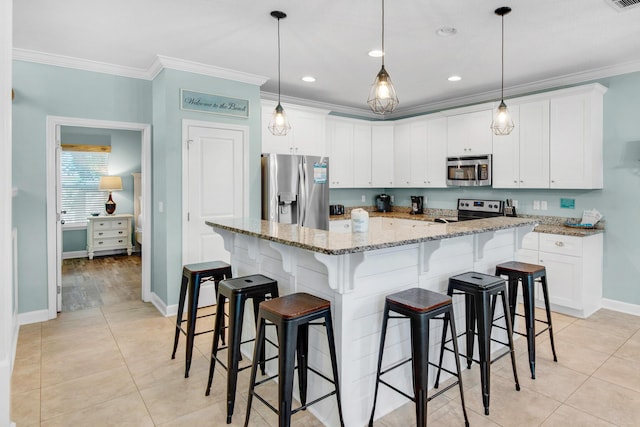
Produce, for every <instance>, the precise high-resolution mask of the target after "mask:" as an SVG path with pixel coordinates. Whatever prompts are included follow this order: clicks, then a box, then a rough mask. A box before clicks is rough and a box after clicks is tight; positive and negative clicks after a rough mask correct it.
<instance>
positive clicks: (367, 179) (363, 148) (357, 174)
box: [353, 123, 373, 188]
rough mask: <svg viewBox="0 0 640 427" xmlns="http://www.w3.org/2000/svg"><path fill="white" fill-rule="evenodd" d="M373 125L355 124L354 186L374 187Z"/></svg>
mask: <svg viewBox="0 0 640 427" xmlns="http://www.w3.org/2000/svg"><path fill="white" fill-rule="evenodd" d="M371 158H372V153H371V125H370V124H368V123H367V124H363V123H360V124H358V123H356V124H354V125H353V186H354V187H356V188H366V187H372V186H373V182H372V174H371Z"/></svg>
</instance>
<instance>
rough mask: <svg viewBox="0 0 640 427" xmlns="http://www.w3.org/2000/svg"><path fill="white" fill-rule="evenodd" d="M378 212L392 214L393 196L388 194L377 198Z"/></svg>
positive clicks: (379, 195)
mask: <svg viewBox="0 0 640 427" xmlns="http://www.w3.org/2000/svg"><path fill="white" fill-rule="evenodd" d="M376 211H378V212H391V196H389V195H388V194H378V195H377V196H376Z"/></svg>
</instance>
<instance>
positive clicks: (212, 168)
mask: <svg viewBox="0 0 640 427" xmlns="http://www.w3.org/2000/svg"><path fill="white" fill-rule="evenodd" d="M183 137H184V139H185V141H186V144H185V150H186V153H185V154H186V161H183V166H184V168H185V169H184V170H183V194H184V195H185V196H186V200H184V202H185V203H184V206H183V208H184V222H183V236H184V238H183V252H182V253H183V263H184V264H190V263H195V262H204V261H213V260H219V261H225V262H229V252H227V251H226V250H225V249H224V245H223V240H222V237H221V236H220V235H219V234H217V233H215V232H214V231H213V229H212V228H211V227H209V226H207V225H206V224H205V221H207V220H215V219H219V218H231V217H242V216H245V215H246V213H245V207H246V206H247V202H246V197H247V190H246V188H245V180H246V178H245V169H246V168H245V157H246V143H247V141H248V130H247V129H246V128H241V127H232V126H230V125H222V124H217V123H207V122H191V121H185V122H184V123H183ZM183 153H184V152H183ZM184 158H185V157H183V159H184ZM204 298H206V296H205V295H204V294H201V296H200V302H201V305H202V302H203V299H204Z"/></svg>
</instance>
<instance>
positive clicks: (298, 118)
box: [289, 109, 326, 156]
mask: <svg viewBox="0 0 640 427" xmlns="http://www.w3.org/2000/svg"><path fill="white" fill-rule="evenodd" d="M325 121H326V116H325V115H324V114H320V113H313V112H308V111H301V110H295V109H291V111H290V113H289V123H291V136H292V143H293V154H304V155H312V156H323V155H325V154H326V152H325V133H324V132H325V127H326V125H325Z"/></svg>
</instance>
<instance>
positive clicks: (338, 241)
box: [206, 215, 538, 255]
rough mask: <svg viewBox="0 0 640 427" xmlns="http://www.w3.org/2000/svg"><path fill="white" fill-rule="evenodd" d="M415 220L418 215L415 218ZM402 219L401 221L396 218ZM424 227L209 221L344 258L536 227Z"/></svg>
mask: <svg viewBox="0 0 640 427" xmlns="http://www.w3.org/2000/svg"><path fill="white" fill-rule="evenodd" d="M411 216H412V217H415V215H411ZM395 218H398V217H395ZM426 221H427V220H426V219H425V223H424V225H423V226H418V227H416V226H413V227H391V228H387V229H385V228H376V227H372V226H370V227H369V231H367V232H364V233H351V232H347V233H344V232H335V231H333V232H332V231H325V230H317V229H315V228H307V227H299V226H297V225H291V224H281V223H277V222H270V221H263V220H259V219H253V218H229V219H219V220H215V221H206V224H207V225H209V226H211V227H214V228H219V229H222V230H227V231H231V232H235V233H240V234H245V235H248V236H254V237H258V238H261V239H265V240H270V241H273V242H278V243H282V244H285V245H289V246H294V247H298V248H301V249H306V250H309V251H313V252H319V253H323V254H328V255H342V254H349V253H357V252H365V251H371V250H376V249H384V248H389V247H394V246H403V245H410V244H414V243H420V242H425V241H430V240H442V239H448V238H451V237H458V236H465V235H470V234H476V233H483V232H486V231H495V230H504V229H509V228H515V227H520V226H524V225H535V224H537V223H538V221H537V220H535V219H531V218H513V217H498V218H487V219H477V220H473V221H463V222H457V223H450V224H441V223H435V222H426Z"/></svg>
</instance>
